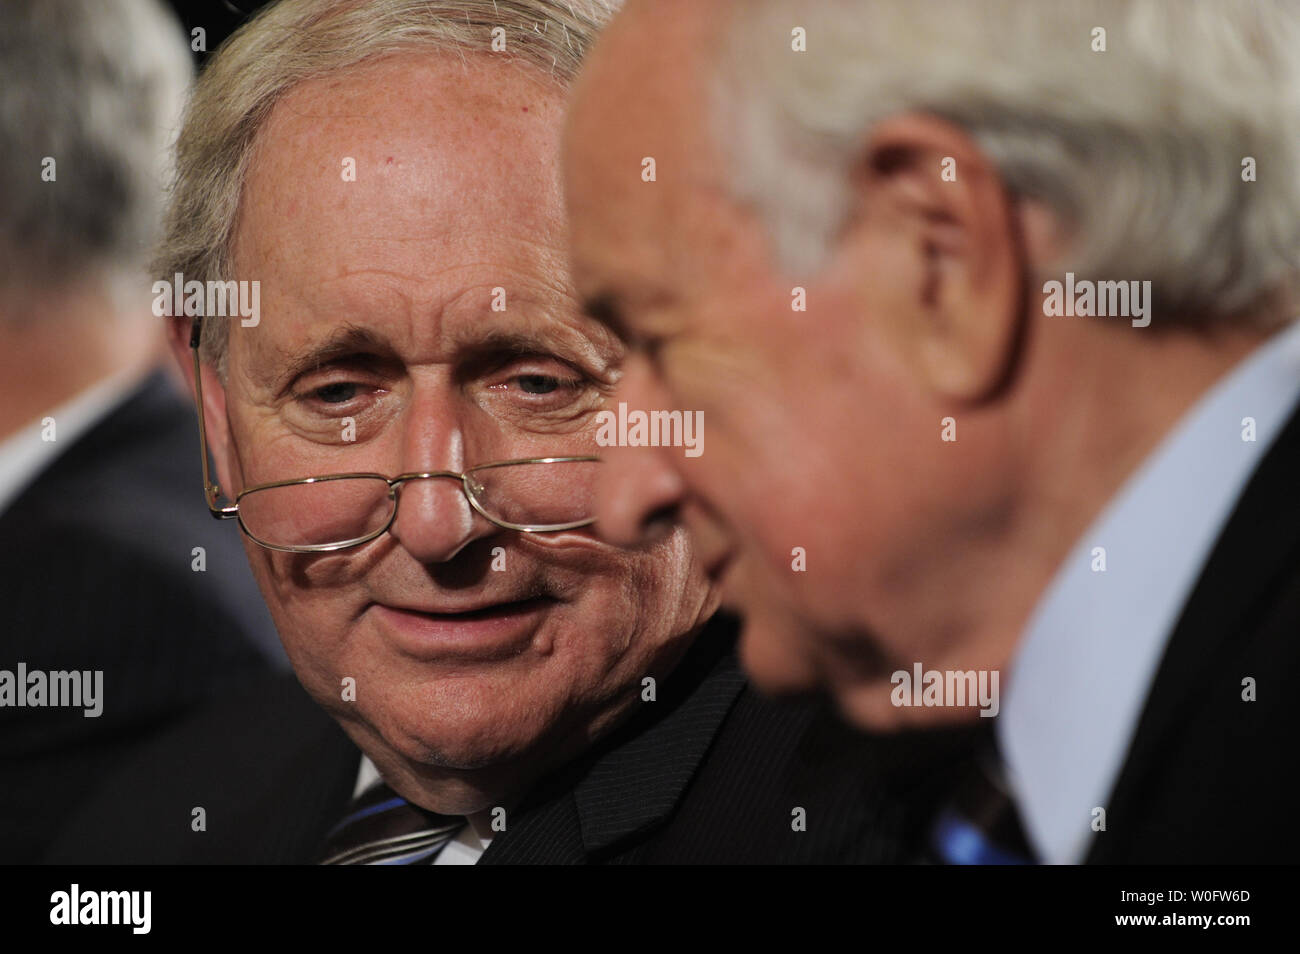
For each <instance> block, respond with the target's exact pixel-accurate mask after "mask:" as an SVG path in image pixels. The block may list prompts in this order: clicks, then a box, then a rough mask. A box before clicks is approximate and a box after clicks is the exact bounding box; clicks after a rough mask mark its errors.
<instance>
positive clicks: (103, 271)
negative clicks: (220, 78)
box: [0, 0, 193, 320]
mask: <svg viewBox="0 0 1300 954" xmlns="http://www.w3.org/2000/svg"><path fill="white" fill-rule="evenodd" d="M192 76H193V67H192V66H191V63H190V53H189V50H188V49H187V48H186V45H185V41H184V35H183V34H182V33H181V28H180V23H179V22H178V21H177V19H176V17H175V15H174V14H173V13H172V12H171V11H170V10H168V9H167V8H166V7H164V6H163V4H162V3H160V2H159V0H118V2H116V3H112V4H109V3H103V2H101V0H3V2H0V182H3V183H4V187H3V188H2V189H0V288H3V289H5V294H6V295H11V294H12V293H14V292H15V291H16V289H17V288H18V287H22V288H30V289H34V290H39V289H41V288H45V287H54V288H58V287H66V286H68V285H71V284H75V283H77V282H80V281H84V280H86V279H87V278H88V276H90V275H100V276H102V277H104V278H107V279H109V280H112V281H116V280H117V279H119V278H122V280H126V279H125V278H123V276H124V275H125V274H126V273H133V272H134V271H135V270H140V269H142V268H143V266H144V264H145V262H146V261H147V259H148V256H149V253H150V251H151V250H152V247H153V244H154V242H155V241H156V240H157V238H158V234H157V233H158V229H159V226H160V224H161V213H162V204H163V187H164V185H165V183H166V180H167V179H168V178H169V174H168V168H167V158H168V155H169V152H170V149H171V145H172V141H173V139H174V137H175V135H176V129H177V126H178V123H179V119H180V112H181V106H182V103H183V102H184V98H185V93H186V90H187V88H188V86H189V83H190V80H191V78H192ZM46 170H48V173H49V178H48V179H46V178H44V177H43V176H44V174H45V172H46ZM131 280H132V281H134V282H135V283H137V284H138V282H139V276H137V275H134V274H132V275H131ZM25 318H26V316H25V315H24V314H23V313H22V312H21V311H16V312H15V313H14V314H12V315H10V316H9V318H8V319H7V320H15V319H18V320H22V319H25Z"/></svg>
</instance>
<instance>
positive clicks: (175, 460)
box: [0, 0, 286, 862]
mask: <svg viewBox="0 0 1300 954" xmlns="http://www.w3.org/2000/svg"><path fill="white" fill-rule="evenodd" d="M191 73H192V68H191V66H190V62H189V53H188V50H187V48H186V44H185V43H184V41H183V39H182V35H181V33H180V30H179V28H178V25H177V24H176V22H175V19H174V17H173V16H172V14H170V13H169V12H168V11H167V10H166V9H165V8H163V7H162V6H161V5H160V4H159V3H157V2H156V0H114V2H112V3H103V2H98V0H5V2H4V3H3V4H0V181H3V182H4V184H5V185H4V188H3V189H0V621H2V624H3V625H0V766H2V767H0V861H2V862H27V861H32V860H34V859H35V858H36V857H37V856H38V855H39V854H40V852H41V850H42V848H43V847H44V845H45V844H46V843H47V842H48V841H49V839H50V838H51V837H52V835H53V833H54V831H55V830H56V829H57V828H58V826H59V824H60V823H61V822H62V820H63V819H64V818H65V817H66V816H67V814H68V813H69V812H70V811H72V810H73V809H74V808H75V807H76V806H77V805H78V804H79V803H80V801H81V799H82V798H83V797H84V796H85V795H86V793H87V792H88V791H89V790H91V789H93V787H94V786H95V785H96V784H97V782H98V781H99V780H100V779H101V778H102V777H103V776H104V774H105V773H106V772H107V771H108V770H110V769H112V768H115V767H117V766H118V765H120V763H121V761H122V760H123V759H124V758H125V757H126V755H127V754H128V753H129V752H131V751H132V750H134V748H135V747H136V746H138V745H139V744H140V743H141V742H142V741H143V740H144V739H146V738H148V737H150V736H152V735H153V734H154V733H156V732H157V731H158V730H159V729H161V728H162V727H164V726H166V725H169V724H171V723H172V722H173V721H174V720H175V719H176V718H177V717H178V716H179V715H181V714H182V713H185V712H187V711H189V710H191V709H192V708H194V707H195V706H196V705H198V704H200V703H201V702H204V701H206V700H210V699H212V698H215V697H218V696H220V695H222V694H225V693H228V692H230V691H234V690H236V689H237V688H239V687H241V686H243V685H244V684H245V683H247V682H248V681H249V680H250V679H252V678H254V677H256V676H257V675H259V674H262V673H265V672H267V671H268V670H271V669H274V668H281V667H283V666H285V664H286V662H285V660H284V656H283V651H282V650H281V648H280V646H279V643H278V641H277V640H276V637H275V632H274V628H273V627H272V625H271V621H270V618H269V615H268V614H267V612H266V610H265V607H264V604H263V603H262V601H261V599H260V598H259V596H258V593H257V589H256V586H255V584H254V582H253V579H252V577H251V575H250V573H249V572H248V567H247V563H246V561H245V560H244V558H243V554H242V553H241V552H240V549H239V546H238V541H236V540H233V539H231V538H230V537H229V536H228V535H227V534H226V533H224V530H225V528H224V527H222V526H220V525H219V524H218V523H217V522H216V521H214V520H213V519H212V518H211V517H209V516H208V514H207V513H206V512H205V510H204V507H203V505H202V500H201V498H200V495H199V493H198V490H197V483H196V482H197V481H198V480H199V479H200V477H199V474H200V469H199V462H198V460H197V459H196V458H195V453H194V450H195V447H196V445H197V437H196V428H195V426H194V417H193V410H192V408H191V407H190V405H189V404H188V403H187V402H186V400H185V398H184V395H183V392H182V391H181V390H180V388H179V387H178V386H177V382H176V381H175V379H174V376H173V375H170V374H166V373H164V372H163V371H162V370H160V368H161V367H162V365H161V364H160V361H161V360H162V358H163V356H164V355H165V346H164V341H165V336H164V322H163V321H162V320H161V319H159V318H157V317H155V316H154V314H153V313H152V311H151V295H150V282H149V281H148V279H147V277H146V273H145V268H144V265H145V263H146V262H147V260H148V256H149V254H150V253H151V251H152V248H151V246H152V244H153V242H154V241H155V240H156V238H157V230H158V225H159V219H160V212H161V208H162V200H163V183H164V178H165V174H166V163H165V156H166V155H167V150H168V148H169V145H170V143H171V140H172V139H173V138H174V136H175V131H176V125H177V122H178V120H179V115H180V110H181V106H182V103H183V99H184V96H185V92H186V88H187V84H188V83H189V81H190V79H191ZM74 690H75V691H74Z"/></svg>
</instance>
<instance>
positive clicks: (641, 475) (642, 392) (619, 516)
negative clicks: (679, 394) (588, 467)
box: [595, 356, 685, 546]
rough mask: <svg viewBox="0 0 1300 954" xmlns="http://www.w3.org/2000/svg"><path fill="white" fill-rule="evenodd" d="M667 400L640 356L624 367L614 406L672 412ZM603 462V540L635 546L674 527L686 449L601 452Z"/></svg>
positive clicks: (599, 509) (599, 497)
mask: <svg viewBox="0 0 1300 954" xmlns="http://www.w3.org/2000/svg"><path fill="white" fill-rule="evenodd" d="M665 401H667V396H666V395H665V394H664V393H663V391H662V389H661V388H659V387H657V386H656V384H655V382H654V376H653V371H652V370H651V369H650V367H649V366H648V363H647V362H646V361H645V360H644V359H643V358H640V357H639V356H634V357H633V358H631V359H629V360H628V362H627V363H626V364H625V366H624V373H623V378H622V380H621V381H620V382H619V386H618V393H617V395H616V396H615V398H614V401H613V403H614V406H615V408H616V407H617V404H618V402H623V403H626V405H627V409H628V412H629V413H631V412H632V411H636V410H642V411H651V410H662V409H668V404H666V403H664V402H665ZM600 453H601V458H602V459H603V461H604V462H603V463H602V464H601V467H600V472H599V478H598V480H597V484H596V526H595V529H596V531H597V532H598V533H599V535H600V536H601V537H603V538H604V539H605V540H607V541H609V542H610V543H614V544H617V545H619V546H635V545H637V544H638V543H641V542H644V541H646V540H648V539H651V538H652V537H654V536H655V535H656V534H657V533H660V532H663V530H664V529H665V528H666V526H668V525H669V524H671V523H672V522H674V521H675V520H676V518H677V510H678V507H679V506H680V504H681V502H682V498H683V492H684V490H685V485H684V484H683V482H682V479H681V477H680V475H679V474H678V473H677V471H676V469H675V468H676V460H675V458H674V457H673V455H674V453H675V454H678V455H680V454H681V453H682V449H681V448H680V447H676V448H674V447H618V446H615V447H609V448H601V452H600Z"/></svg>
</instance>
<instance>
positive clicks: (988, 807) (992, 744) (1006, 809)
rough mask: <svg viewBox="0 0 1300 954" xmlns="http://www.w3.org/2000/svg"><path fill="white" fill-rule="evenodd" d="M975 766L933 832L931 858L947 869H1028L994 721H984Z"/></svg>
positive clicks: (1029, 853)
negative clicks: (971, 867) (999, 754)
mask: <svg viewBox="0 0 1300 954" xmlns="http://www.w3.org/2000/svg"><path fill="white" fill-rule="evenodd" d="M981 723H982V725H981V728H982V731H981V732H980V735H979V737H978V740H977V742H976V744H975V752H974V755H975V758H974V764H973V765H972V766H971V770H970V772H969V773H968V774H967V775H966V776H965V777H964V778H963V779H962V781H961V783H959V784H958V786H957V788H956V789H955V790H954V792H953V798H952V799H951V800H950V801H949V803H948V805H947V806H946V807H945V808H944V809H943V811H941V812H940V813H939V817H938V819H937V820H936V821H935V824H934V827H933V828H932V829H931V832H930V845H929V849H930V858H929V860H931V861H934V862H936V863H938V864H943V865H1030V864H1035V863H1036V862H1035V860H1034V852H1033V849H1032V848H1031V847H1030V844H1029V840H1028V838H1026V837H1025V831H1024V828H1023V827H1022V826H1021V823H1020V815H1019V813H1018V812H1017V811H1016V806H1015V802H1014V801H1012V798H1011V790H1010V787H1009V786H1008V785H1007V783H1006V780H1005V779H1004V778H1003V775H1002V770H1001V766H1002V760H1001V758H1000V757H999V756H998V751H997V744H996V742H997V739H996V735H995V733H994V731H993V720H992V719H989V720H987V723H985V722H984V720H981Z"/></svg>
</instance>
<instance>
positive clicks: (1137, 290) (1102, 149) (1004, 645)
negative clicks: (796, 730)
mask: <svg viewBox="0 0 1300 954" xmlns="http://www.w3.org/2000/svg"><path fill="white" fill-rule="evenodd" d="M1297 50H1300V4H1297V3H1295V2H1293V0H1270V2H1265V0H1259V2H1252V3H1220V2H1214V0H1187V2H1171V0H1094V2H1078V3H1075V2H1070V3H1038V2H1030V0H981V2H970V3H966V2H951V3H941V2H933V3H931V2H926V3H913V2H908V0H869V2H868V0H817V2H808V3H796V2H787V0H745V2H740V0H735V2H724V0H716V2H701V0H633V2H631V3H629V5H628V6H627V7H626V9H625V10H624V11H623V12H622V13H621V14H620V16H619V17H618V18H617V19H616V20H615V21H614V23H613V24H612V25H611V27H610V28H609V29H608V30H607V31H606V33H605V34H603V35H602V38H601V42H600V43H598V44H597V46H596V48H595V50H594V51H593V52H592V55H591V57H590V58H589V60H588V63H587V65H586V67H585V70H584V74H583V76H582V77H581V78H580V79H579V81H578V84H577V87H576V89H575V94H574V105H573V108H572V111H571V116H570V130H569V133H570V134H569V136H568V138H567V140H566V148H567V158H568V162H567V164H566V184H567V187H568V194H569V210H570V221H571V232H572V235H573V237H574V263H573V267H574V280H575V284H576V285H577V287H578V289H579V291H580V293H581V294H582V296H583V298H584V301H585V304H586V310H587V311H588V313H590V314H592V315H595V316H597V317H599V318H601V319H602V320H603V321H604V323H605V324H606V326H607V327H609V328H611V329H613V330H615V331H616V332H618V334H619V335H620V337H621V338H622V340H623V341H624V342H625V344H626V345H627V346H628V358H627V360H626V361H625V363H624V365H623V370H624V375H623V377H622V379H621V380H620V382H619V390H618V394H617V397H616V400H618V401H619V402H620V403H624V402H625V403H626V404H627V405H628V406H629V407H630V408H632V409H633V410H636V409H644V408H655V407H676V408H684V409H687V410H690V411H699V412H700V413H702V414H703V416H704V419H705V420H706V421H707V422H708V425H709V445H708V449H707V451H706V452H705V453H704V454H703V455H701V456H699V457H698V458H697V459H691V458H687V457H683V456H682V455H680V454H674V453H672V449H671V448H669V449H663V448H650V449H645V448H629V449H623V448H618V449H616V450H614V451H611V452H610V453H609V455H608V456H609V460H608V461H607V466H606V468H605V470H604V471H603V472H602V487H601V489H600V490H599V492H598V493H599V497H600V503H599V504H598V507H597V511H598V514H599V523H598V526H599V527H600V528H601V532H602V533H603V534H605V535H606V536H607V538H608V539H610V540H611V541H612V542H616V543H620V544H623V545H634V544H635V543H636V542H637V541H639V540H642V539H645V538H647V537H650V538H653V536H654V535H656V534H658V533H662V532H664V531H665V528H667V527H676V526H679V525H685V526H687V527H689V528H690V529H691V530H692V531H693V534H694V537H695V540H696V545H697V546H698V547H699V549H700V551H701V558H702V559H703V560H704V561H705V564H706V565H708V566H710V567H713V568H715V576H714V579H715V582H717V583H718V584H719V585H720V586H721V587H722V588H723V590H724V595H725V598H726V600H727V602H729V603H731V604H732V605H735V606H737V607H739V608H741V609H743V611H744V613H745V631H744V633H743V636H742V641H741V642H742V653H741V655H742V659H743V661H744V662H745V664H746V668H747V670H748V671H749V672H750V674H751V675H752V676H753V678H754V680H755V682H756V683H757V684H759V685H760V686H763V687H765V688H768V689H770V690H773V691H781V690H785V691H790V690H806V689H809V688H812V687H814V686H820V687H822V688H825V689H827V690H829V692H830V693H831V694H832V695H833V696H834V697H835V698H836V700H837V701H838V703H839V704H840V707H841V709H842V711H843V712H844V713H845V714H846V715H847V716H848V717H849V718H850V719H851V720H852V721H854V722H856V723H857V724H859V725H862V726H865V727H870V728H873V729H876V730H883V731H894V730H897V729H899V728H902V727H911V726H917V725H938V724H963V723H964V724H973V725H976V726H978V727H981V728H982V732H980V733H979V735H980V736H982V737H983V738H982V744H981V745H980V746H979V747H978V749H977V752H978V757H977V766H976V770H974V771H972V772H971V773H970V775H969V776H968V780H967V781H968V784H963V785H960V786H958V787H956V788H955V789H954V791H953V793H952V798H951V801H950V802H949V805H948V808H947V809H946V810H945V811H944V812H943V813H941V814H939V815H938V816H937V817H936V819H935V822H934V824H933V826H931V829H930V831H931V837H929V838H928V840H927V843H926V844H925V845H918V852H919V853H921V854H925V853H928V852H933V853H934V855H933V857H934V858H935V859H937V860H946V861H990V860H1003V859H1007V860H1021V861H1030V860H1038V861H1044V862H1051V863H1074V862H1082V861H1089V862H1097V863H1117V862H1166V863H1169V862H1180V863H1181V862H1202V863H1204V862H1226V861H1291V860H1294V858H1295V854H1296V848H1297V845H1298V843H1300V840H1298V838H1297V835H1296V829H1295V825H1294V824H1293V821H1292V815H1293V814H1294V809H1293V807H1292V803H1293V802H1294V799H1295V785H1294V782H1295V757H1294V754H1293V752H1294V747H1295V743H1294V739H1295V735H1296V728H1297V723H1298V722H1300V718H1298V715H1297V708H1296V705H1295V702H1294V694H1293V687H1294V686H1295V685H1296V684H1297V682H1298V681H1300V640H1297V638H1296V634H1297V631H1300V507H1297V506H1296V501H1295V497H1296V488H1297V486H1300V412H1298V411H1297V399H1298V398H1300V324H1298V323H1297V321H1296V316H1297V313H1298V312H1300V297H1298V296H1297V292H1298V291H1300V289H1298V288H1297V285H1298V284H1300V282H1298V278H1300V275H1298V269H1300V175H1298V174H1297V170H1300V70H1298V69H1297V64H1298V62H1300V61H1298V60H1297V56H1296V51H1297ZM667 63H671V64H672V68H671V69H668V68H666V67H665V64H667ZM647 77H654V80H653V81H647ZM647 156H650V157H654V158H655V159H656V160H657V165H658V175H657V179H656V181H654V182H653V183H647V182H646V181H643V180H642V178H641V176H640V175H639V172H640V170H641V168H642V163H643V159H644V157H647ZM800 302H802V303H803V304H804V305H805V306H806V307H804V308H802V309H801V308H799V307H797V306H796V304H792V303H800ZM794 547H800V548H802V549H803V550H804V551H806V569H805V571H804V572H792V566H791V551H792V548H794ZM936 676H937V677H938V681H936V679H935V677H936ZM999 676H1001V677H1002V678H1001V679H1000V680H998V681H995V679H997V678H998V677H999ZM958 679H960V680H961V682H958V681H957V680H958ZM976 681H977V682H978V683H979V686H978V694H979V697H980V698H979V701H978V702H976V701H975V698H974V696H975V693H976V688H977V687H976V686H975V685H974V682H976ZM922 683H924V689H923V686H922ZM967 687H970V688H969V689H968V688H967ZM939 690H942V691H939ZM986 692H987V694H986ZM986 698H987V700H988V702H987V704H986V702H985V699H986Z"/></svg>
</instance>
